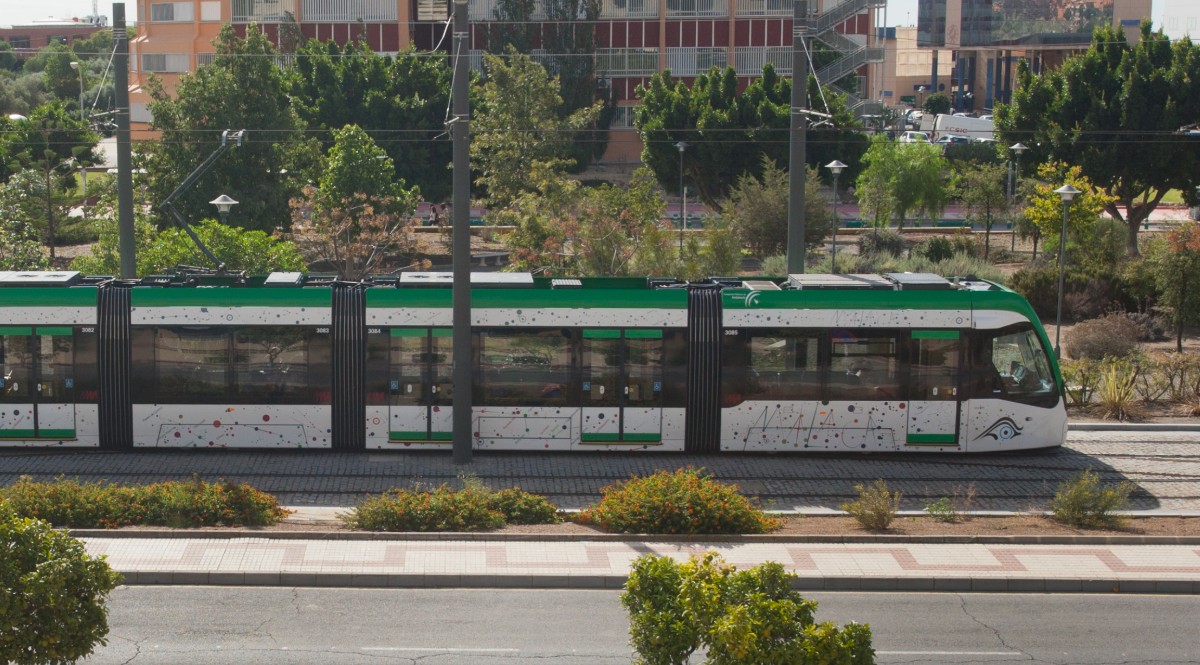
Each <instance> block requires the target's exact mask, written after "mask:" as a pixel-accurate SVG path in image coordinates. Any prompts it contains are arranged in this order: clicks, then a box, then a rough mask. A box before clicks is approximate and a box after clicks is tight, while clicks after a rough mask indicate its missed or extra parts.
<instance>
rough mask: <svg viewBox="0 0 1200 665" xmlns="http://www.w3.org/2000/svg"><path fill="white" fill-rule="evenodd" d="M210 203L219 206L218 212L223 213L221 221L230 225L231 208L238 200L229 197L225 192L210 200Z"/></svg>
mask: <svg viewBox="0 0 1200 665" xmlns="http://www.w3.org/2000/svg"><path fill="white" fill-rule="evenodd" d="M209 203H211V204H213V205H215V206H217V213H218V214H220V215H221V223H222V224H224V225H226V226H228V225H229V210H230V208H232V207H233V206H235V205H237V204H238V202H237V201H234V200H233V199H231V198H229V197H228V196H226V195H225V194H222V195H220V196H218V197H217V198H215V199H213V200H211V201H209Z"/></svg>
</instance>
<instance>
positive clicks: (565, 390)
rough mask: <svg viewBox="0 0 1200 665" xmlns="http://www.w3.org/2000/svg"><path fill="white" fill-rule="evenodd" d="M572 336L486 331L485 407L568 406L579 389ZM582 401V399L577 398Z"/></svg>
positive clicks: (482, 364)
mask: <svg viewBox="0 0 1200 665" xmlns="http://www.w3.org/2000/svg"><path fill="white" fill-rule="evenodd" d="M573 355H574V345H573V344H572V334H571V332H570V331H566V330H560V329H557V328H555V329H552V330H515V331H514V330H484V331H481V332H480V333H479V365H478V367H479V391H480V395H479V397H480V403H481V404H484V405H491V406H566V405H568V404H570V403H571V400H570V396H571V392H572V390H573V389H575V387H576V381H575V370H574V362H573ZM575 401H576V402H577V401H578V395H577V394H576V395H575Z"/></svg>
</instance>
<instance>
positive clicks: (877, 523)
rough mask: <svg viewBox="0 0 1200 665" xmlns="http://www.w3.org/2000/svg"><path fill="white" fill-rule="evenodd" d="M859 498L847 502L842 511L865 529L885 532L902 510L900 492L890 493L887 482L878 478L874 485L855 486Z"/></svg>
mask: <svg viewBox="0 0 1200 665" xmlns="http://www.w3.org/2000/svg"><path fill="white" fill-rule="evenodd" d="M854 491H855V492H857V493H858V498H857V499H855V500H853V501H847V502H846V503H843V504H842V505H841V509H842V510H844V511H846V512H847V513H850V515H851V516H853V517H854V519H855V520H856V521H858V523H859V524H860V525H862V527H863V528H864V529H870V530H872V531H884V530H886V529H887V528H888V526H890V525H891V523H892V520H894V519H896V512H897V511H898V510H900V492H890V491H888V486H887V481H885V480H884V479H883V478H876V479H875V483H874V484H872V485H863V484H862V483H858V484H856V485H855V486H854Z"/></svg>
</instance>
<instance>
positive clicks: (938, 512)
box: [925, 496, 958, 524]
mask: <svg viewBox="0 0 1200 665" xmlns="http://www.w3.org/2000/svg"><path fill="white" fill-rule="evenodd" d="M925 513H926V514H927V515H929V516H930V517H932V518H933V520H934V521H935V522H945V523H947V524H953V523H955V522H957V521H958V511H957V510H955V508H954V502H952V501H951V500H950V497H945V496H943V497H941V498H939V499H936V500H934V501H930V502H929V503H927V504H925Z"/></svg>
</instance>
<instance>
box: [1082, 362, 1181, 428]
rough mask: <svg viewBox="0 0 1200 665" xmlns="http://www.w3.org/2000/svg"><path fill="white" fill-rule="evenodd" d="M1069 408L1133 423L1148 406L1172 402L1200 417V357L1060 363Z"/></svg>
mask: <svg viewBox="0 0 1200 665" xmlns="http://www.w3.org/2000/svg"><path fill="white" fill-rule="evenodd" d="M1062 373H1063V381H1065V382H1066V385H1067V400H1068V404H1071V405H1073V406H1080V407H1087V408H1093V409H1096V410H1098V411H1100V414H1101V415H1102V416H1104V417H1111V418H1116V419H1119V420H1131V419H1137V418H1138V417H1140V416H1141V415H1142V413H1143V412H1144V405H1145V404H1146V403H1147V402H1164V401H1169V402H1175V403H1178V404H1181V405H1183V406H1184V408H1185V410H1186V412H1187V413H1188V414H1190V415H1196V414H1197V413H1200V354H1197V353H1140V352H1139V353H1132V354H1130V355H1126V356H1123V357H1115V356H1108V357H1105V358H1103V359H1101V360H1094V359H1092V358H1079V359H1066V360H1063V361H1062Z"/></svg>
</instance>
